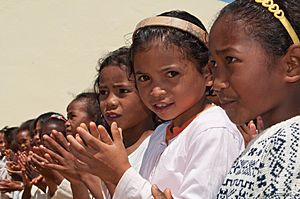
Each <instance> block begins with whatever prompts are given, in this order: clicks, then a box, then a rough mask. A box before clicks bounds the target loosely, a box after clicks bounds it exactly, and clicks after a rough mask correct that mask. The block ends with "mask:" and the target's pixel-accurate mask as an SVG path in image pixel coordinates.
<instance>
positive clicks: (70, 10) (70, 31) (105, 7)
mask: <svg viewBox="0 0 300 199" xmlns="http://www.w3.org/2000/svg"><path fill="white" fill-rule="evenodd" d="M223 6H224V3H223V2H220V1H217V0H189V1H183V0H164V1H162V0H151V1H149V0H148V1H147V0H140V1H138V0H128V1H122V0H110V1H103V0H88V1H86V0H0V75H1V76H0V128H2V127H3V126H4V125H9V126H13V125H19V124H20V123H21V122H23V121H25V120H27V119H31V118H34V117H36V116H38V115H39V114H40V113H43V112H46V111H57V112H60V113H63V114H65V108H66V106H67V104H68V103H69V102H70V101H71V100H72V98H73V97H74V95H76V94H78V93H79V92H81V91H84V90H86V89H88V88H90V87H91V86H92V85H93V81H94V79H95V75H96V70H95V67H96V64H97V60H98V58H100V57H101V56H103V55H104V54H106V53H107V52H108V51H111V50H114V49H116V48H118V47H120V46H122V45H124V44H125V43H126V41H127V42H128V40H130V33H131V32H132V31H133V29H134V27H135V25H136V23H137V22H139V21H140V20H141V19H143V18H146V17H150V16H154V15H156V14H159V13H161V12H164V11H168V10H172V9H181V10H186V11H189V12H190V13H192V14H194V15H196V16H197V17H199V18H200V19H201V20H202V21H203V23H204V24H205V25H206V26H207V27H208V28H209V26H210V25H211V23H212V21H213V20H214V18H215V17H216V13H217V11H219V9H220V8H221V7H223Z"/></svg>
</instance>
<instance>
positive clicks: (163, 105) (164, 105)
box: [156, 104, 167, 108]
mask: <svg viewBox="0 0 300 199" xmlns="http://www.w3.org/2000/svg"><path fill="white" fill-rule="evenodd" d="M156 106H157V107H158V108H164V107H166V106H167V105H166V104H156Z"/></svg>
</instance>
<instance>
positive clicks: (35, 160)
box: [30, 146, 64, 185]
mask: <svg viewBox="0 0 300 199" xmlns="http://www.w3.org/2000/svg"><path fill="white" fill-rule="evenodd" d="M41 147H43V146H39V147H34V153H33V154H32V157H31V158H30V162H31V163H32V165H33V166H34V168H35V169H37V171H38V172H39V173H40V174H42V176H43V177H44V178H45V180H46V182H47V183H52V184H56V185H59V184H60V183H61V182H62V180H63V179H64V177H63V176H62V175H61V174H60V173H59V172H57V171H54V170H51V169H47V168H45V167H44V163H48V162H52V161H53V160H51V158H50V157H49V155H47V154H45V153H44V152H43V149H42V148H41ZM38 154H40V155H41V154H43V156H46V157H47V159H46V158H45V157H42V156H40V155H38Z"/></svg>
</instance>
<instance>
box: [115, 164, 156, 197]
mask: <svg viewBox="0 0 300 199" xmlns="http://www.w3.org/2000/svg"><path fill="white" fill-rule="evenodd" d="M126 198H130V199H147V198H152V195H151V183H150V182H149V181H147V180H145V179H144V178H143V177H142V176H141V175H140V174H139V173H138V172H137V171H135V169H133V168H132V167H131V168H129V169H128V170H127V171H126V172H125V173H124V175H123V176H122V178H121V179H120V181H119V183H118V185H117V187H116V190H115V193H114V196H113V199H126Z"/></svg>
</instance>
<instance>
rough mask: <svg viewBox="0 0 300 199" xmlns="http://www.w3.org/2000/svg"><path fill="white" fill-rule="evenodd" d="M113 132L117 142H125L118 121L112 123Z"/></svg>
mask: <svg viewBox="0 0 300 199" xmlns="http://www.w3.org/2000/svg"><path fill="white" fill-rule="evenodd" d="M111 134H112V137H113V140H114V143H115V144H121V143H122V144H123V138H122V129H121V128H119V127H118V125H117V123H116V122H113V123H112V124H111Z"/></svg>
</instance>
